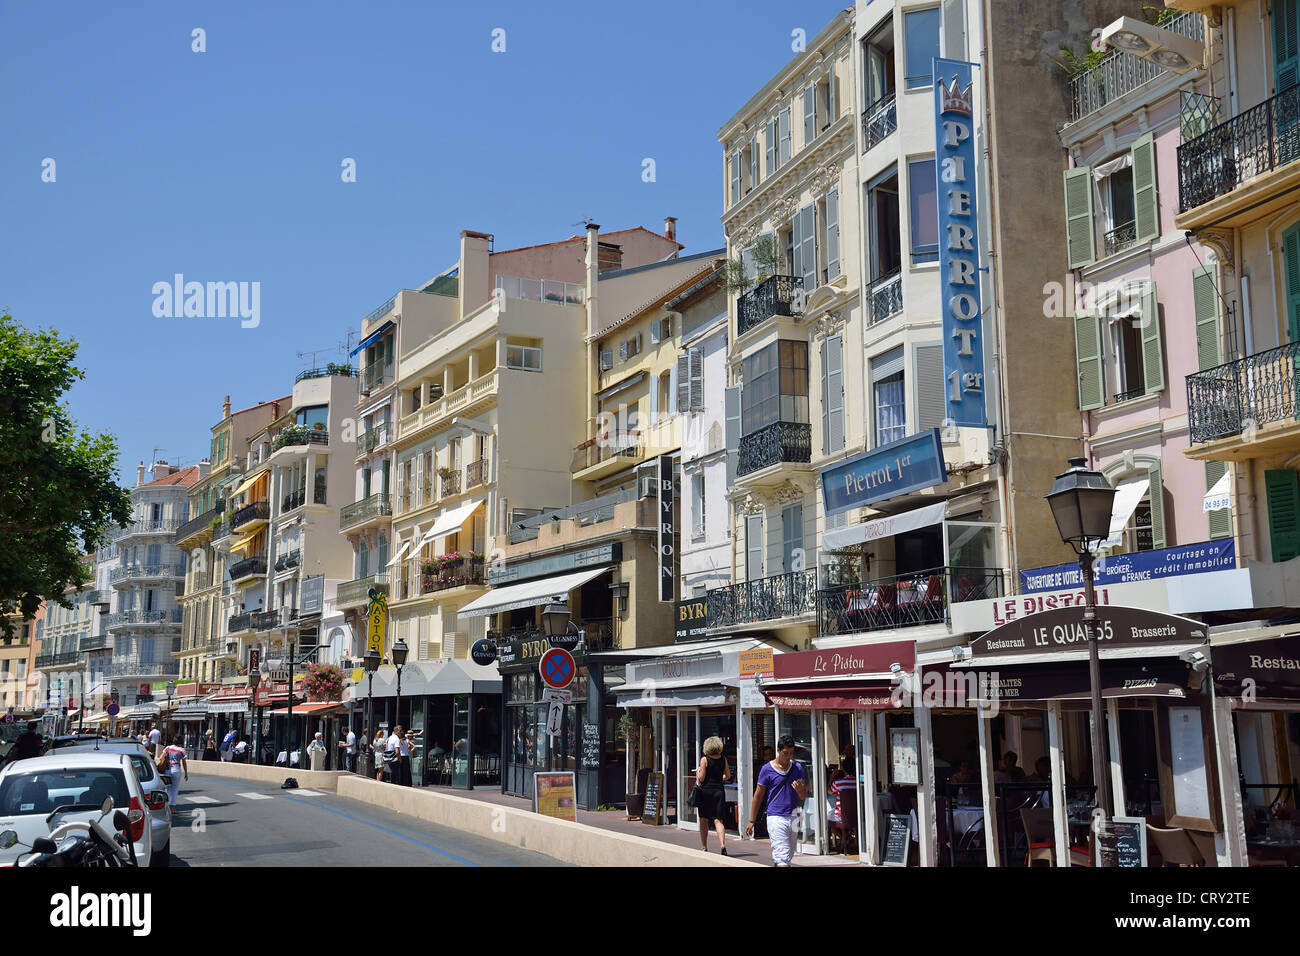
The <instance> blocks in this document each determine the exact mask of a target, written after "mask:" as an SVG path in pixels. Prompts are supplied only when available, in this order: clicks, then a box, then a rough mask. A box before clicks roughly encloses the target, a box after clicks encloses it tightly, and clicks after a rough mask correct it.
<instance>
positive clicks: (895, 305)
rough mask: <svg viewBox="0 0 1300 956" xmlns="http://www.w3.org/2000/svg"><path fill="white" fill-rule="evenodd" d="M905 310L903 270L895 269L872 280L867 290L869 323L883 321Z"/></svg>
mask: <svg viewBox="0 0 1300 956" xmlns="http://www.w3.org/2000/svg"><path fill="white" fill-rule="evenodd" d="M902 311H903V272H902V270H901V269H895V270H894V271H893V272H890V273H888V274H886V275H883V276H881V277H880V278H878V279H873V280H872V281H871V288H870V289H869V290H868V292H867V324H868V325H875V324H876V323H877V322H883V321H884V320H885V319H887V318H889V317H890V316H891V315H897V314H898V313H899V312H902Z"/></svg>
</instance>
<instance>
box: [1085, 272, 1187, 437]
mask: <svg viewBox="0 0 1300 956" xmlns="http://www.w3.org/2000/svg"><path fill="white" fill-rule="evenodd" d="M1101 308H1102V312H1101V313H1098V312H1096V311H1083V312H1079V313H1078V314H1076V315H1075V317H1074V334H1075V362H1076V369H1077V373H1078V383H1079V408H1080V410H1082V411H1088V410H1090V409H1094V408H1100V407H1101V406H1102V405H1106V404H1111V403H1114V402H1125V401H1129V400H1130V399H1134V398H1138V397H1140V396H1142V395H1147V394H1150V393H1152V392H1159V391H1161V390H1162V389H1163V388H1164V387H1165V373H1164V346H1163V341H1162V337H1161V334H1160V312H1159V305H1158V304H1157V301H1156V289H1155V286H1154V284H1152V283H1146V282H1144V283H1135V284H1128V285H1125V286H1124V287H1122V288H1121V289H1120V290H1119V291H1118V293H1117V294H1114V295H1112V296H1110V298H1109V299H1107V300H1105V301H1103V302H1102V303H1101Z"/></svg>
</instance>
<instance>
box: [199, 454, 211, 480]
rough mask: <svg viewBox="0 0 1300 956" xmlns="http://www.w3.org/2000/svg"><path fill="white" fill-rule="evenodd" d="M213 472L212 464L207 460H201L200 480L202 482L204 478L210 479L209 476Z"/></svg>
mask: <svg viewBox="0 0 1300 956" xmlns="http://www.w3.org/2000/svg"><path fill="white" fill-rule="evenodd" d="M211 471H212V462H211V461H210V460H208V459H207V458H204V459H201V460H200V461H199V480H200V481H202V480H203V479H204V478H206V477H208V474H209V473H210V472H211Z"/></svg>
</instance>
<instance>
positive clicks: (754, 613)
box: [704, 568, 817, 627]
mask: <svg viewBox="0 0 1300 956" xmlns="http://www.w3.org/2000/svg"><path fill="white" fill-rule="evenodd" d="M704 600H705V606H706V608H707V610H708V620H709V626H710V627H731V626H733V625H736V624H750V623H753V622H755V621H774V620H778V619H780V618H784V617H803V616H804V615H807V614H815V613H816V611H817V569H816V568H811V569H809V570H807V571H791V572H789V573H787V574H776V575H773V576H772V577H770V578H758V579H757V580H754V581H742V582H740V583H739V584H730V585H728V586H726V587H723V588H714V589H713V590H712V591H708V592H706V593H705V595H704Z"/></svg>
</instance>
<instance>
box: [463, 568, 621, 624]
mask: <svg viewBox="0 0 1300 956" xmlns="http://www.w3.org/2000/svg"><path fill="white" fill-rule="evenodd" d="M609 570H610V568H609V566H608V565H607V566H605V567H601V568H592V569H590V570H587V571H577V572H574V573H572V574H560V575H556V576H555V577H551V578H542V579H541V580H538V581H525V582H523V583H522V584H508V585H506V586H505V587H499V588H493V589H492V590H491V591H489V592H488V593H487V594H484V595H483V596H482V597H478V598H475V599H474V600H473V601H470V602H469V603H468V604H466V605H465V606H464V607H463V608H461V609H460V610H459V611H457V612H456V616H457V617H486V616H487V615H489V614H496V613H498V612H500V611H514V610H516V609H518V608H523V607H537V605H539V604H546V603H548V602H549V601H550V600H551V599H552V598H554V597H565V596H567V595H568V593H569V592H570V591H572V590H573V589H574V588H577V587H581V586H582V585H584V584H586V583H587V582H588V581H590V580H591V579H592V578H595V577H599V576H600V575H602V574H605V573H607V572H608V571H609Z"/></svg>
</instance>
